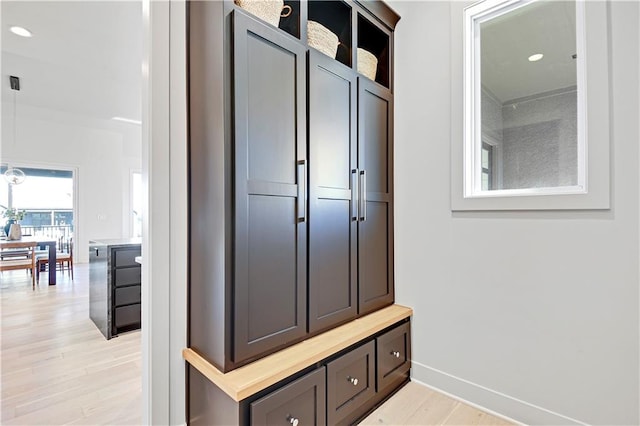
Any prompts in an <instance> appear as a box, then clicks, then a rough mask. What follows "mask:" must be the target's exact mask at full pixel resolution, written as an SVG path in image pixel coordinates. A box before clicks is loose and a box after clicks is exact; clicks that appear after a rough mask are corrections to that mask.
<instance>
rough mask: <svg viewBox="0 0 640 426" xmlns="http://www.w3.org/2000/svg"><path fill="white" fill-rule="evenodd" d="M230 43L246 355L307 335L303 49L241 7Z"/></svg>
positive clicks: (240, 330)
mask: <svg viewBox="0 0 640 426" xmlns="http://www.w3.org/2000/svg"><path fill="white" fill-rule="evenodd" d="M233 43H234V62H233V81H234V85H233V96H234V130H235V139H234V164H235V182H234V185H235V202H234V206H235V270H234V275H235V292H234V329H235V333H234V339H235V340H234V361H235V362H240V361H243V360H248V359H251V358H254V357H256V356H258V355H260V354H263V353H266V352H269V351H273V350H274V349H276V348H278V347H280V346H282V345H284V344H286V343H287V342H289V341H291V340H294V339H297V338H300V337H302V336H304V335H305V334H306V299H307V293H306V287H307V283H306V261H307V259H306V244H307V242H306V238H307V236H306V208H305V203H306V195H305V186H306V177H305V176H306V170H305V168H306V128H305V105H306V84H305V71H306V55H305V49H304V48H303V47H302V46H301V45H300V44H299V43H296V42H294V41H292V40H291V39H290V38H289V37H288V36H286V35H284V34H282V33H280V32H278V31H277V30H276V29H275V28H269V27H268V26H266V25H264V24H261V23H259V22H258V21H256V20H254V19H253V18H250V17H247V16H246V15H244V14H242V13H239V12H237V11H236V12H234V40H233ZM211 243H212V244H216V242H215V241H212V242H211Z"/></svg>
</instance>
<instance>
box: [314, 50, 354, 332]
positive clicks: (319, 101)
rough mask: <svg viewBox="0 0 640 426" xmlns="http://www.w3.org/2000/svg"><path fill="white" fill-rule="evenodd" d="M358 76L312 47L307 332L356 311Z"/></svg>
mask: <svg viewBox="0 0 640 426" xmlns="http://www.w3.org/2000/svg"><path fill="white" fill-rule="evenodd" d="M356 90H357V87H356V76H355V74H354V72H353V70H351V69H350V68H348V67H346V66H344V65H342V64H341V63H339V62H337V61H335V60H334V59H331V58H329V57H327V56H325V55H323V54H321V53H318V52H315V51H311V52H309V331H310V332H315V331H319V330H323V329H327V328H329V327H331V326H334V325H336V324H338V323H340V322H344V321H347V320H349V319H351V318H354V317H355V316H356V314H357V266H356V265H357V237H356V235H357V234H356V232H357V223H356V212H355V207H356V206H355V195H356V194H355V190H356V185H354V184H355V183H356V182H357V181H356V180H355V178H356V174H355V173H356V171H355V168H356V166H357V156H356V155H357V151H356V130H357V128H356V104H355V103H356V95H357V92H356Z"/></svg>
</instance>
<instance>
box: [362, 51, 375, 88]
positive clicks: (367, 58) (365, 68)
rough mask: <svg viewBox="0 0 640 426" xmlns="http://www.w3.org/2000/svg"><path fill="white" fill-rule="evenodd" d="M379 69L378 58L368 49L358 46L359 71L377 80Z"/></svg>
mask: <svg viewBox="0 0 640 426" xmlns="http://www.w3.org/2000/svg"><path fill="white" fill-rule="evenodd" d="M377 70H378V58H376V56H375V55H374V54H373V53H371V52H369V51H368V50H364V49H362V48H360V47H358V72H359V73H360V74H362V75H364V76H365V77H368V78H370V79H371V80H374V81H375V79H376V71H377Z"/></svg>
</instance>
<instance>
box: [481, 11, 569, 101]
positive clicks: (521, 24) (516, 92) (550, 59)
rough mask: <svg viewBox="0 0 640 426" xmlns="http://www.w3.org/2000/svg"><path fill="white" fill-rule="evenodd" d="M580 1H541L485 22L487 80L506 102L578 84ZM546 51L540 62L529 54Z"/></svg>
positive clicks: (483, 45) (483, 65) (484, 77)
mask: <svg viewBox="0 0 640 426" xmlns="http://www.w3.org/2000/svg"><path fill="white" fill-rule="evenodd" d="M575 9H576V3H575V2H568V1H538V2H534V3H531V4H529V5H527V6H524V7H521V8H519V9H517V10H514V11H511V12H509V13H507V14H505V15H502V16H500V17H497V18H494V19H491V20H490V21H487V22H484V23H482V24H481V27H480V33H481V36H480V37H481V51H482V54H481V68H482V84H483V86H484V87H485V88H488V89H489V90H490V91H491V92H492V93H493V95H495V96H496V97H497V98H498V100H500V101H501V102H502V103H506V102H508V101H511V100H514V99H519V98H523V97H527V96H531V95H534V94H538V93H544V92H549V91H552V90H557V89H563V88H566V87H570V86H575V85H576V61H575V59H573V58H572V55H573V54H575V53H576V12H575ZM535 53H542V54H544V57H543V58H542V59H541V60H540V61H537V62H529V60H528V58H529V56H531V55H533V54H535Z"/></svg>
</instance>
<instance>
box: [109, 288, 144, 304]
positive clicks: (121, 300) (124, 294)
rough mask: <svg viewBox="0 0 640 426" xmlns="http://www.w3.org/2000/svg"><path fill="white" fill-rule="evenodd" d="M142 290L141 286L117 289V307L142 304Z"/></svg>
mask: <svg viewBox="0 0 640 426" xmlns="http://www.w3.org/2000/svg"><path fill="white" fill-rule="evenodd" d="M140 288H141V287H140V286H139V285H134V286H130V287H121V288H116V297H115V305H116V306H122V305H130V304H132V303H140Z"/></svg>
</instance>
